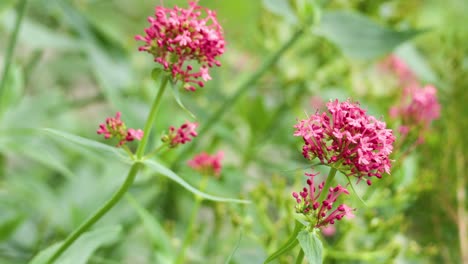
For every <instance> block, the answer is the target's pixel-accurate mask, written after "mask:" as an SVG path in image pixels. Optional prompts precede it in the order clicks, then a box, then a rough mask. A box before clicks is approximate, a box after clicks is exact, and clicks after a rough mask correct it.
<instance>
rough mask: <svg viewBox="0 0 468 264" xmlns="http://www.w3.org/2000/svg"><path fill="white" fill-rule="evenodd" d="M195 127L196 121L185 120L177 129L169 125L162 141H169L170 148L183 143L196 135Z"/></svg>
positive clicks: (196, 125)
mask: <svg viewBox="0 0 468 264" xmlns="http://www.w3.org/2000/svg"><path fill="white" fill-rule="evenodd" d="M197 127H198V124H197V123H190V122H185V123H184V124H183V125H182V126H180V127H179V128H178V129H176V128H175V127H173V126H170V127H169V133H168V134H167V135H164V136H163V138H162V141H163V142H169V145H170V147H171V148H174V147H177V146H178V145H179V144H185V143H187V142H190V141H192V138H194V137H196V136H197V135H198V133H197V131H195V130H196V129H197Z"/></svg>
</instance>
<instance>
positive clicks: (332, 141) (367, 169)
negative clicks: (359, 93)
mask: <svg viewBox="0 0 468 264" xmlns="http://www.w3.org/2000/svg"><path fill="white" fill-rule="evenodd" d="M327 110H328V111H327V112H323V113H321V114H319V113H316V114H314V115H312V116H310V117H309V118H307V119H304V120H301V121H299V122H298V123H297V124H296V125H295V126H294V127H295V129H296V130H295V132H294V135H295V136H300V137H302V138H303V140H304V146H303V147H302V154H303V156H304V157H305V158H306V159H309V160H312V159H314V158H318V159H319V160H320V162H321V163H322V164H326V165H329V166H331V167H333V168H336V169H338V170H340V171H341V172H342V173H344V174H345V175H347V176H355V177H358V179H362V177H366V178H367V180H366V182H367V184H368V185H370V184H371V179H370V178H371V177H377V178H381V177H382V175H383V174H384V173H388V174H389V173H390V168H391V161H390V159H389V155H390V153H391V152H392V150H393V142H394V141H395V137H394V136H393V132H392V130H390V129H387V128H386V124H385V122H382V121H379V120H377V119H376V118H375V117H373V116H370V115H367V114H366V111H365V110H363V109H362V108H361V107H360V106H359V104H357V103H352V102H350V101H349V100H347V101H345V102H339V101H338V100H335V101H331V102H329V103H327Z"/></svg>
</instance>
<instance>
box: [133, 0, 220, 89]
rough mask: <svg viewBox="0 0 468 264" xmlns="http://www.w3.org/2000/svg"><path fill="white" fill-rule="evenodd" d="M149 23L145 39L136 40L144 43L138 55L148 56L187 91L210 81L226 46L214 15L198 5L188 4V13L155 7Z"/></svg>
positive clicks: (180, 9) (195, 2)
mask: <svg viewBox="0 0 468 264" xmlns="http://www.w3.org/2000/svg"><path fill="white" fill-rule="evenodd" d="M202 13H205V14H206V15H205V16H202ZM148 22H149V23H150V24H151V25H150V26H149V27H148V28H146V29H145V33H146V35H145V36H141V35H138V36H136V37H135V39H136V40H141V41H144V42H145V45H143V46H141V47H140V48H139V50H140V51H146V52H148V53H151V54H152V55H153V56H154V61H156V62H158V63H160V64H161V65H162V66H163V67H164V70H165V71H167V72H169V73H170V74H171V76H172V79H173V80H174V81H177V80H180V81H182V82H183V83H184V87H185V89H187V90H189V91H195V90H196V89H195V86H194V85H198V86H200V87H203V86H204V82H206V81H208V80H211V76H210V74H209V72H208V69H209V68H211V67H213V65H216V66H220V65H221V63H220V62H219V61H218V60H217V57H218V56H220V55H222V54H223V53H224V46H225V40H224V36H223V29H222V27H221V25H220V24H219V23H218V20H217V18H216V12H215V11H212V10H209V9H207V8H203V7H201V6H198V1H194V2H189V7H188V8H187V9H183V8H179V7H177V6H176V7H174V8H172V9H171V8H164V7H160V6H158V7H156V12H155V16H154V17H148ZM193 62H197V65H194V64H193Z"/></svg>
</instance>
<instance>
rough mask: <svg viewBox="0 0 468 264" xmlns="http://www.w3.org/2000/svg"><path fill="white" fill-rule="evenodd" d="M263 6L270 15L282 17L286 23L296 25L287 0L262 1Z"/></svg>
mask: <svg viewBox="0 0 468 264" xmlns="http://www.w3.org/2000/svg"><path fill="white" fill-rule="evenodd" d="M262 2H263V6H264V7H265V8H266V9H267V10H268V11H269V12H271V13H273V14H275V15H278V16H280V17H283V18H284V20H286V21H287V22H288V23H291V24H296V23H297V17H296V14H294V10H293V9H292V8H291V5H290V4H289V1H288V0H263V1H262Z"/></svg>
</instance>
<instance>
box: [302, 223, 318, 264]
mask: <svg viewBox="0 0 468 264" xmlns="http://www.w3.org/2000/svg"><path fill="white" fill-rule="evenodd" d="M317 233H318V229H314V231H312V232H309V231H307V230H302V231H301V232H300V233H299V235H298V236H297V240H298V241H299V244H300V245H301V248H302V250H303V251H304V255H305V257H306V259H307V260H308V261H309V263H310V264H321V263H322V261H323V245H322V241H320V238H319V237H318V234H317Z"/></svg>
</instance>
